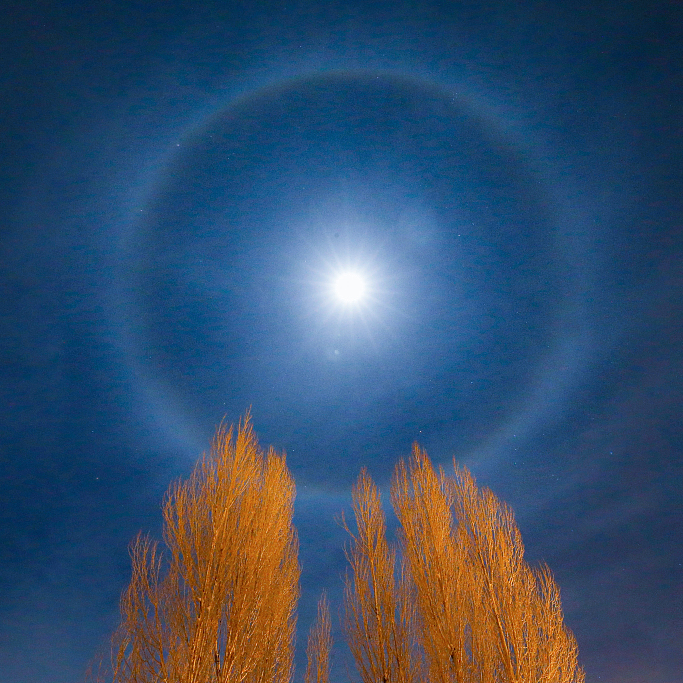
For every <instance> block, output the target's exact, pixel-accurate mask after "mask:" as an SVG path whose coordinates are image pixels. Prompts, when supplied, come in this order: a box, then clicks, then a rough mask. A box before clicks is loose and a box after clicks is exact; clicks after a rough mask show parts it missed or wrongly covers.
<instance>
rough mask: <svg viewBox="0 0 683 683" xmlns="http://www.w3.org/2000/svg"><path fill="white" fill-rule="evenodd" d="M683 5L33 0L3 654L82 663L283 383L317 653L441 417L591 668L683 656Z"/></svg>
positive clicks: (6, 102) (265, 419) (11, 190)
mask: <svg viewBox="0 0 683 683" xmlns="http://www.w3.org/2000/svg"><path fill="white" fill-rule="evenodd" d="M682 8H683V6H681V5H680V4H678V3H673V2H658V3H654V2H652V3H648V2H585V3H582V2H575V1H574V0H569V1H568V2H563V3H556V2H540V1H539V2H527V1H526V0H523V1H522V2H516V3H509V2H495V1H494V2H469V1H463V2H431V1H429V0H424V1H422V2H366V3H364V2H358V1H353V0H349V1H348V2H337V1H336V0H332V1H330V2H319V3H315V2H307V1H305V0H301V1H299V2H292V3H289V2H279V3H272V2H269V3H265V2H221V3H214V2H205V3H189V2H127V1H121V2H97V3H84V2H71V3H67V4H64V5H63V6H62V4H61V3H51V2H33V3H25V2H21V3H20V2H13V1H11V0H10V1H9V2H6V3H4V5H3V9H2V14H1V15H0V84H1V86H2V90H1V92H2V97H1V98H0V206H1V207H2V208H1V210H0V324H1V325H2V329H1V330H0V359H1V361H2V366H1V367H2V370H1V372H0V392H1V398H0V411H1V412H0V415H1V416H2V429H0V459H1V465H2V467H1V469H0V492H1V493H0V682H2V683H28V682H33V681H43V682H44V683H71V682H73V681H77V680H81V679H82V676H83V672H84V670H85V668H86V666H87V663H88V661H89V659H90V658H91V657H92V656H93V655H94V653H95V651H96V650H97V648H98V647H101V646H102V645H103V644H106V640H107V638H108V636H109V634H110V632H111V631H112V629H113V628H114V627H115V625H116V623H117V619H118V616H117V602H118V597H119V595H120V592H121V590H122V589H123V588H124V587H125V585H126V583H127V580H128V578H129V571H130V568H129V559H128V554H127V545H128V543H129V541H130V540H131V539H132V538H133V537H134V536H135V535H136V534H137V532H138V531H140V530H143V531H149V532H151V533H152V534H155V535H158V534H159V533H160V523H161V514H160V505H161V500H162V497H163V494H164V492H165V490H166V488H167V487H168V485H169V483H170V482H171V481H172V480H173V479H174V478H177V477H179V476H185V475H187V474H189V472H190V471H191V469H192V467H193V465H194V463H195V462H196V460H197V459H198V457H199V456H200V455H201V453H202V451H204V450H205V449H206V448H207V447H208V445H209V442H210V439H211V437H212V434H213V432H214V429H215V427H216V425H217V424H218V423H219V422H220V421H221V420H222V419H223V418H224V417H225V419H226V420H227V421H228V422H235V421H237V420H238V419H239V418H240V416H241V415H243V414H244V413H245V411H246V410H247V409H248V408H249V407H250V406H251V407H252V412H253V420H254V426H255V428H256V431H257V433H258V435H259V438H260V439H261V442H262V444H263V445H265V446H267V445H269V444H274V445H275V446H277V447H278V448H283V449H285V450H286V451H287V454H288V463H289V465H290V467H291V469H292V471H293V473H294V476H295V478H296V481H297V486H298V497H297V505H296V523H297V526H298V529H299V533H300V540H301V562H302V566H303V575H302V593H303V596H302V600H301V603H300V612H299V614H300V635H299V649H300V650H303V646H304V645H305V634H306V630H307V628H308V625H309V623H310V620H311V617H312V615H313V613H314V610H315V603H316V601H317V599H318V596H319V594H320V591H321V590H322V589H327V590H328V592H329V594H330V596H331V598H332V602H333V614H336V610H337V607H338V605H339V598H340V594H341V579H340V577H341V575H342V573H343V571H344V568H345V560H344V554H343V543H344V532H343V531H342V530H341V529H340V527H339V525H338V524H337V522H336V520H337V519H338V517H339V515H340V512H341V510H342V509H344V508H348V503H349V491H350V486H351V484H352V483H353V481H354V480H355V478H356V477H357V475H358V472H359V470H360V468H361V467H362V466H363V465H365V466H367V467H368V468H369V469H370V471H371V473H372V475H373V476H374V477H375V478H376V480H377V481H378V482H379V483H380V485H381V486H383V488H384V490H385V491H387V484H388V481H389V478H390V476H391V472H392V468H393V465H394V463H395V462H396V460H397V459H398V457H400V456H403V455H406V454H407V453H409V450H410V447H411V444H412V442H413V441H414V440H418V441H419V442H420V444H421V445H422V446H423V447H425V448H426V449H427V451H428V452H429V454H430V456H431V457H432V458H433V460H434V461H436V462H437V463H442V464H444V465H447V466H448V465H449V463H450V461H451V459H452V457H453V456H455V457H456V458H457V460H458V461H459V462H460V463H462V464H465V465H467V466H468V467H469V468H470V469H471V470H472V471H473V473H474V474H475V476H477V478H478V481H479V483H481V484H484V485H488V486H490V487H491V488H492V489H493V490H494V491H495V492H496V493H497V494H498V495H499V496H500V497H501V498H502V499H503V500H505V501H506V502H508V503H509V504H510V505H511V506H512V507H513V509H514V510H515V513H516V516H517V520H518V523H519V526H520V528H521V531H522V535H523V538H524V541H525V545H526V550H527V557H528V559H529V560H530V561H532V562H536V561H545V562H547V563H548V564H549V565H550V567H551V569H552V570H553V572H554V573H555V576H556V579H557V581H558V583H559V585H560V587H561V589H562V595H563V604H564V609H565V616H566V621H567V624H568V625H569V626H570V628H572V629H573V631H574V632H575V634H576V637H577V639H578V642H579V648H580V658H581V662H582V663H583V665H584V666H585V668H586V672H587V681H588V682H589V683H596V682H598V681H601V682H602V681H604V682H606V683H617V682H619V683H628V682H631V681H632V682H634V683H635V682H642V681H648V683H675V682H676V681H681V680H683V677H682V675H681V671H683V616H682V615H683V581H682V580H683V534H682V532H683V519H682V512H681V503H680V501H681V487H682V483H683V480H682V476H683V468H682V460H681V446H682V438H681V429H680V406H681V388H682V375H681V360H682V358H683V348H682V346H681V339H682V336H681V332H682V323H683V316H682V315H681V313H682V312H681V303H680V302H681V294H682V284H683V281H682V278H681V266H680V256H681V251H680V247H681V219H680V217H681V208H682V207H681V204H682V201H681V197H682V196H683V195H682V193H681V190H682V185H681V175H682V173H683V144H682V143H683V123H682V122H683V116H682V115H683V111H682V108H683V107H682V104H681V103H682V101H683V100H682V98H681V93H682V92H683V82H682V81H683V61H682V59H681V58H682V57H683V43H682V38H683V36H682V35H681V33H682V31H681V27H682V26H683V11H682ZM349 266H351V267H354V268H357V269H359V270H361V271H362V272H363V273H365V274H366V276H367V278H368V288H369V292H368V297H367V298H366V299H365V300H364V301H363V302H362V304H360V305H358V306H356V307H352V308H344V307H342V306H340V304H339V303H338V302H337V301H335V300H334V298H333V297H332V296H331V291H330V290H331V282H332V280H333V277H334V274H335V273H336V272H338V271H339V270H340V269H343V268H346V267H349ZM334 621H335V624H336V622H337V620H336V618H335V619H334ZM337 630H338V629H337ZM337 636H338V637H337V643H336V648H335V654H334V658H333V672H332V675H333V681H334V683H337V682H340V681H345V680H348V675H347V674H348V672H351V673H352V675H355V672H354V670H353V666H352V664H351V663H350V662H349V657H348V652H347V649H346V646H345V644H344V643H343V641H342V639H341V637H340V636H339V634H338V633H337ZM299 654H300V655H301V654H302V652H300V653H299ZM298 664H299V666H298V670H297V671H298V673H297V678H296V680H297V681H298V680H299V679H300V678H301V676H302V673H303V668H304V667H303V661H302V660H301V658H299V661H298ZM347 667H348V668H347Z"/></svg>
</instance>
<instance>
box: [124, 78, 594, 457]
mask: <svg viewBox="0 0 683 683" xmlns="http://www.w3.org/2000/svg"><path fill="white" fill-rule="evenodd" d="M372 78H377V79H378V80H382V79H384V80H383V81H382V82H383V83H384V86H381V87H386V88H387V89H388V91H391V92H394V91H393V90H391V88H394V90H396V92H399V91H400V90H401V88H402V87H403V88H405V89H406V90H407V91H411V92H413V91H414V92H422V93H431V95H432V96H433V97H434V99H435V101H436V100H441V101H442V102H443V106H444V110H443V112H442V114H443V116H446V117H448V116H464V117H465V118H468V119H469V120H471V121H474V122H475V124H473V125H476V126H480V128H481V130H483V131H484V135H483V138H482V139H484V142H485V144H486V145H488V146H491V147H495V146H497V145H499V146H501V147H506V146H507V151H505V153H504V154H502V155H501V158H505V154H508V155H510V158H513V157H514V159H515V163H516V164H517V166H518V169H517V171H518V172H519V173H522V174H526V175H527V176H528V179H527V180H528V184H535V185H536V186H537V187H541V191H540V196H539V197H536V200H535V201H536V209H537V210H538V206H541V205H543V206H544V207H545V208H544V210H545V211H546V214H547V215H545V216H544V218H543V219H542V220H543V221H545V222H546V223H547V225H548V226H549V229H551V230H553V231H554V234H553V236H552V243H553V247H552V250H553V252H554V253H553V257H554V258H555V263H554V264H553V265H552V269H553V270H554V275H553V277H554V278H556V280H557V281H558V282H559V283H560V284H558V285H557V288H556V291H555V301H556V304H557V305H556V306H555V310H553V311H552V312H551V313H549V314H548V316H547V319H546V321H545V327H546V341H547V343H546V344H545V348H544V349H540V350H539V351H538V352H537V353H535V354H534V356H533V358H531V359H530V361H533V362H529V363H528V365H527V371H526V373H525V382H524V384H523V385H522V386H521V387H519V388H518V391H517V394H516V396H515V397H514V400H507V401H506V402H505V404H504V405H503V406H502V410H501V411H500V413H499V415H498V417H497V419H495V420H494V419H491V420H490V422H489V424H488V428H487V430H486V432H485V433H481V434H480V435H479V437H478V439H477V441H476V442H474V443H470V444H469V445H468V449H469V452H470V455H471V456H472V457H475V456H477V454H478V455H479V456H480V457H481V456H483V455H485V456H486V457H488V458H489V459H495V457H496V456H498V455H500V454H501V453H502V452H503V451H504V448H505V444H506V443H507V442H508V441H509V439H510V437H511V435H512V434H513V433H514V434H516V435H521V434H522V433H524V432H525V430H526V431H530V430H534V429H537V428H538V426H539V425H540V424H542V423H543V422H544V421H547V420H551V419H553V415H554V413H556V412H557V411H560V410H561V407H562V405H563V402H564V401H565V400H566V398H567V396H568V395H569V394H570V393H571V390H572V387H573V386H574V384H575V382H576V381H577V377H579V376H580V374H581V368H582V367H584V365H585V363H586V361H587V355H588V353H589V350H588V349H589V345H588V344H587V342H586V332H585V329H583V328H581V326H580V325H578V326H577V316H576V310H577V297H576V293H575V290H576V291H578V290H579V289H580V288H581V284H580V283H576V279H577V278H579V277H583V276H579V274H577V273H576V272H573V271H572V270H571V265H570V263H571V262H574V261H576V259H577V253H578V252H580V251H581V249H582V245H581V244H579V243H577V242H571V241H570V240H569V239H568V238H567V237H566V234H567V233H568V230H567V223H568V221H569V218H568V217H567V215H565V213H564V212H565V208H563V203H562V199H561V194H562V193H561V192H560V191H558V187H557V186H556V183H557V178H556V177H553V176H552V175H551V174H550V173H548V174H544V172H543V170H540V171H539V167H538V165H535V162H534V161H533V152H532V151H529V149H525V148H524V140H523V139H522V140H521V141H520V140H519V136H517V139H515V140H512V139H510V138H511V137H512V136H509V135H507V134H506V132H505V126H504V125H503V123H502V122H501V120H500V118H499V117H498V116H497V115H496V113H495V110H494V109H493V108H483V107H481V106H479V105H478V104H477V102H478V101H479V102H480V101H481V100H480V99H479V100H477V98H475V97H470V98H468V97H462V96H460V97H459V99H458V100H457V101H456V102H454V98H453V91H452V89H451V88H449V87H448V86H447V85H444V84H441V83H434V82H430V81H426V80H424V79H419V78H414V77H406V76H403V75H401V74H395V73H375V72H372V73H368V72H358V71H356V72H336V73H334V74H332V75H330V74H320V73H312V74H303V75H301V76H298V77H296V78H292V79H287V80H286V81H284V82H278V83H275V84H272V85H270V86H267V87H265V88H263V87H262V88H257V89H255V90H253V91H251V92H248V93H246V94H244V95H242V96H240V97H238V98H235V99H234V100H232V101H231V102H229V103H227V104H226V105H225V106H224V107H221V108H220V109H219V110H218V111H216V112H214V113H212V114H211V115H210V116H207V117H205V119H204V120H202V121H201V122H200V123H199V124H197V125H195V126H193V127H191V129H189V130H188V131H187V132H186V134H185V135H184V136H183V138H182V141H181V143H180V145H179V146H178V147H177V148H175V149H171V150H170V151H169V152H168V155H167V158H166V160H165V162H163V163H161V164H159V165H158V170H157V172H156V174H155V176H154V177H153V178H152V179H151V180H148V181H147V182H146V184H145V187H144V189H143V191H142V193H141V194H142V196H143V200H142V206H143V210H142V211H140V212H139V214H138V215H137V216H135V217H133V218H132V219H131V230H130V232H129V234H128V236H127V239H126V240H124V245H123V248H122V257H121V259H120V262H121V264H122V271H121V273H120V276H119V278H117V283H118V285H117V286H118V296H117V299H118V301H119V306H118V311H119V314H120V318H119V319H118V320H117V322H116V327H117V331H118V335H119V340H120V343H121V348H122V349H123V350H124V353H125V358H126V364H127V367H128V368H129V370H130V372H131V377H132V381H133V383H134V385H135V387H136V388H137V391H138V395H139V397H140V398H141V405H142V406H144V407H145V408H146V410H148V411H149V413H150V415H152V416H153V419H154V421H155V423H156V424H157V425H160V426H161V428H162V430H163V432H164V433H165V434H166V435H167V436H168V438H169V439H172V440H174V441H177V442H180V443H181V444H183V447H185V448H187V450H188V452H196V449H197V448H198V447H199V448H200V449H201V448H203V447H204V441H205V436H204V435H205V430H206V425H205V424H203V423H201V419H200V420H198V419H197V411H196V407H194V408H193V407H190V406H189V405H188V404H189V401H188V398H187V395H186V390H185V389H183V387H182V382H180V384H177V383H176V378H175V376H174V375H173V373H169V372H168V371H167V370H162V371H160V370H159V367H158V365H157V364H156V363H155V359H154V357H150V354H149V353H148V351H149V348H148V346H149V345H148V344H147V342H146V339H145V335H146V332H145V325H146V323H145V320H144V317H145V315H146V314H145V313H144V311H142V310H141V308H140V305H139V298H140V292H139V291H136V289H137V287H138V285H139V284H140V283H139V282H131V281H130V277H129V274H130V272H131V271H130V267H131V264H132V265H133V266H134V268H138V269H140V268H143V269H144V267H145V265H146V264H145V258H144V257H143V256H141V255H140V254H138V253H136V249H137V247H138V245H140V244H141V243H147V244H150V243H152V244H153V249H154V250H155V256H156V257H158V256H159V255H160V254H161V255H164V254H167V255H168V253H169V251H168V249H166V248H165V247H164V248H161V247H159V246H158V245H157V244H154V239H156V238H158V237H159V235H161V233H160V232H159V230H158V224H157V225H155V226H152V224H151V223H150V222H149V218H148V216H149V215H150V214H154V213H155V212H156V213H158V212H159V210H160V209H159V201H160V199H161V200H162V201H163V199H164V197H168V192H169V191H170V192H172V193H174V194H175V196H177V195H178V194H179V193H181V192H191V188H190V189H188V188H186V187H185V188H180V187H178V186H177V185H176V186H174V183H173V178H174V176H175V175H176V174H177V173H179V172H180V173H182V172H183V169H184V168H185V169H186V168H187V165H188V163H191V162H188V158H189V157H188V155H190V157H191V156H192V154H193V153H194V151H193V150H195V149H196V148H197V147H201V148H202V154H203V155H204V157H202V158H207V157H206V155H207V154H209V155H210V153H211V152H210V150H209V151H207V144H208V140H209V139H210V136H211V135H212V133H211V131H212V130H219V129H220V128H221V126H225V125H226V123H225V122H226V121H228V124H227V125H228V126H229V125H230V124H229V122H230V120H231V117H232V118H233V119H239V118H240V117H245V116H247V115H250V116H256V117H258V108H259V107H262V106H275V105H274V103H275V102H277V100H278V98H280V97H287V95H288V93H292V92H295V91H296V92H299V91H301V92H308V91H307V90H306V88H313V89H315V88H316V87H318V86H319V84H321V83H322V84H324V85H325V87H328V86H329V84H330V79H332V80H334V79H338V81H339V82H347V83H350V84H353V83H354V82H356V79H360V80H362V82H363V84H364V85H363V87H365V86H367V84H368V82H369V79H372ZM387 80H388V81H389V82H390V86H387V85H386V82H387ZM297 89H299V90H297ZM264 103H265V105H264ZM245 112H246V113H245ZM468 125H469V124H468ZM529 147H531V146H529ZM179 169H180V170H179ZM525 182H526V181H525ZM169 188H170V190H169ZM202 191H203V192H205V195H204V197H206V196H208V195H207V194H206V192H207V190H206V188H203V189H202ZM217 191H218V190H217ZM209 194H210V192H209ZM189 201H191V199H190V200H189ZM242 208H243V207H242ZM210 220H211V221H213V223H212V224H213V225H214V226H215V220H216V218H215V216H213V217H211V219H210ZM436 222H437V223H438V220H437V221H436ZM155 229H156V230H157V233H155V234H154V235H152V237H150V235H151V234H152V233H153V232H154V230H155ZM172 230H177V231H179V233H183V230H185V228H184V227H183V225H182V224H178V225H176V226H173V228H172ZM425 232H426V233H429V230H426V231H425ZM433 232H436V233H438V229H436V230H435V231H433ZM187 237H188V236H187V235H181V237H180V238H179V241H180V243H182V245H186V244H187V242H188V240H187ZM428 237H429V236H428ZM159 239H160V238H159ZM197 239H199V240H201V239H202V238H201V236H200V237H198V238H197ZM150 240H152V242H150ZM157 241H158V240H157ZM169 248H170V249H172V248H173V245H172V244H171V245H170V247H169ZM169 258H170V262H171V267H172V266H173V257H172V256H170V257H169ZM124 269H125V272H124ZM166 275H168V272H167V273H166ZM532 275H533V274H532ZM561 280H562V281H564V283H565V284H564V285H563V284H562V283H561V282H560V281H561ZM567 282H568V283H570V284H566V283H567ZM572 283H574V284H572ZM198 286H199V287H200V289H201V286H202V285H201V283H199V285H198ZM209 289H210V288H209ZM157 294H158V292H157ZM198 295H199V296H202V297H204V298H207V299H211V298H212V297H213V298H215V295H216V292H215V290H212V289H210V291H203V292H202V291H200V292H199V294H198ZM148 310H149V309H148ZM225 314H226V315H229V311H226V312H225ZM170 320H171V322H172V323H175V324H177V322H178V318H174V317H173V314H171V317H170ZM140 323H142V324H140ZM156 324H157V326H158V325H159V324H160V323H158V322H157V323H156ZM336 352H337V350H336V349H334V350H332V353H336ZM185 355H186V354H185V352H183V354H181V356H182V357H185ZM151 356H154V354H153V353H152V354H151ZM180 374H182V373H180ZM219 389H220V388H219ZM223 389H224V390H225V391H228V390H229V387H228V386H227V385H225V386H224V387H223ZM255 393H257V392H255ZM247 407H248V405H245V406H243V409H246V408H247ZM254 408H255V410H256V411H257V414H258V410H259V406H258V405H255V406H254ZM285 412H287V411H285ZM290 412H296V411H291V410H290ZM220 417H221V415H218V414H216V415H210V416H206V420H207V422H212V423H215V422H216V421H217V420H218V419H220ZM445 431H446V432H448V427H445ZM444 442H448V437H445V438H444Z"/></svg>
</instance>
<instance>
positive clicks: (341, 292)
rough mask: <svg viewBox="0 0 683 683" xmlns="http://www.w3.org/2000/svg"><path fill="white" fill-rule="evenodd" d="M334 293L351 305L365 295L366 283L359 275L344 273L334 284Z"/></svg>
mask: <svg viewBox="0 0 683 683" xmlns="http://www.w3.org/2000/svg"><path fill="white" fill-rule="evenodd" d="M334 291H335V293H336V295H337V297H338V298H339V299H341V300H342V301H343V302H344V303H347V304H351V303H354V302H356V301H359V300H360V299H361V298H362V297H363V295H364V294H365V281H364V280H363V278H362V277H361V276H360V275H359V274H358V273H354V272H348V273H342V274H341V275H340V276H339V277H338V278H337V280H336V282H335V283H334Z"/></svg>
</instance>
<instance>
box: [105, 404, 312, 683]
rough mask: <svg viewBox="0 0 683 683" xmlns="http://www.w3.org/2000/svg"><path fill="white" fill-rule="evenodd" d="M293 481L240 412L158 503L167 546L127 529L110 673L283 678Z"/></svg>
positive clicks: (125, 678) (293, 547)
mask: <svg viewBox="0 0 683 683" xmlns="http://www.w3.org/2000/svg"><path fill="white" fill-rule="evenodd" d="M294 495H295V488H294V481H293V479H292V477H291V475H290V473H289V470H288V469H287V466H286V463H285V456H284V455H280V454H278V453H276V452H275V451H274V450H273V449H270V450H269V451H268V453H267V454H264V453H263V452H262V451H261V450H260V448H259V446H258V443H257V440H256V437H255V435H254V433H253V430H252V427H251V423H250V419H249V416H248V415H247V417H246V419H245V420H244V423H243V424H241V426H240V427H239V430H238V434H237V437H236V439H235V438H234V437H233V430H232V428H231V429H230V430H226V429H224V428H221V429H219V431H218V433H217V435H216V438H215V440H214V443H213V446H212V449H211V453H210V455H209V456H208V457H207V456H205V457H204V458H203V460H202V461H201V462H200V463H199V464H198V466H197V467H196V468H195V471H194V472H193V474H192V475H191V477H190V478H189V480H187V481H185V482H179V483H177V484H175V485H173V486H172V487H171V489H170V491H169V493H168V495H167V497H166V500H165V503H164V541H165V546H166V549H167V550H166V552H164V553H161V552H159V549H158V546H157V544H156V543H154V542H152V541H150V540H149V539H148V538H145V537H138V539H137V540H136V541H135V542H134V544H133V546H132V548H131V557H132V563H133V571H132V579H131V582H130V585H129V587H128V589H127V590H126V591H125V593H124V594H123V597H122V599H121V617H122V620H121V625H120V627H119V628H118V630H117V631H116V632H115V634H114V636H113V640H112V661H111V671H110V672H109V677H108V678H109V679H110V680H113V681H114V682H115V683H160V682H164V683H209V682H212V683H213V682H215V683H219V682H220V683H223V682H226V683H227V682H230V683H289V682H290V680H291V677H292V667H293V650H294V635H295V627H296V614H295V608H296V603H297V600H298V597H299V575H300V569H299V565H298V560H297V556H298V541H297V536H296V531H295V529H294V526H293V524H292V513H293V501H294Z"/></svg>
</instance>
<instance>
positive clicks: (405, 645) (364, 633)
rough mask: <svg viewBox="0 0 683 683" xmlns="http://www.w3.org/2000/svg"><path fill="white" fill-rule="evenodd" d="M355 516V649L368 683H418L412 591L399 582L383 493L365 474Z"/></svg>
mask: <svg viewBox="0 0 683 683" xmlns="http://www.w3.org/2000/svg"><path fill="white" fill-rule="evenodd" d="M353 510H354V513H355V517H356V525H357V527H358V534H357V535H355V536H354V535H353V534H351V537H352V545H351V549H350V551H349V552H348V553H347V556H348V559H349V562H350V564H351V576H349V575H347V577H346V586H345V592H344V596H345V600H344V603H345V620H344V627H345V632H346V636H347V639H348V643H349V647H350V648H351V652H352V653H353V656H354V658H355V660H356V665H357V667H358V670H359V672H360V675H361V678H362V679H363V682H364V683H413V681H415V680H417V676H418V674H419V669H420V665H419V663H418V662H416V661H413V660H414V648H413V645H412V624H413V620H412V619H411V615H410V610H411V609H412V604H413V603H412V600H411V598H412V595H411V591H410V586H409V584H408V583H407V577H405V576H400V577H399V578H398V579H397V577H396V553H395V551H394V550H393V549H391V548H390V547H389V544H388V543H387V539H386V519H385V516H384V512H383V511H382V506H381V503H380V497H379V493H378V491H377V487H376V486H375V485H374V483H373V482H372V479H371V478H370V476H369V475H368V473H367V472H366V471H365V470H363V471H362V472H361V474H360V476H359V478H358V483H357V484H356V486H355V487H354V489H353ZM344 526H345V527H346V529H347V531H348V527H347V526H346V523H345V522H344ZM349 533H351V532H350V531H349Z"/></svg>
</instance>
